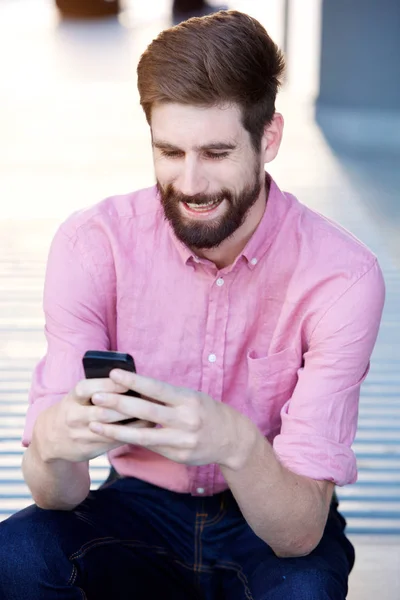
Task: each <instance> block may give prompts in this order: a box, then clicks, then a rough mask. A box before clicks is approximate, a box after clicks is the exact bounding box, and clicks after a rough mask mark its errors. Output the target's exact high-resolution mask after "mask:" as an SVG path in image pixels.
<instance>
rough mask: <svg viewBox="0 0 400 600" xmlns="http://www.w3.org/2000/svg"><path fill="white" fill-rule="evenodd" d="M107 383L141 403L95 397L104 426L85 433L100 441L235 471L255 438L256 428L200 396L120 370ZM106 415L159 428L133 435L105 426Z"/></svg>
mask: <svg viewBox="0 0 400 600" xmlns="http://www.w3.org/2000/svg"><path fill="white" fill-rule="evenodd" d="M109 377H110V379H112V380H113V381H114V382H115V383H118V384H121V385H123V386H125V387H126V388H128V389H131V390H134V391H135V392H138V393H139V394H140V395H141V396H142V398H136V397H132V396H125V395H123V394H115V393H101V394H94V395H93V397H92V402H93V404H95V405H97V406H101V407H104V408H105V409H106V410H105V411H104V421H95V422H91V423H90V425H89V427H90V429H91V430H92V431H94V432H95V433H98V434H100V435H102V436H105V437H108V438H110V439H113V440H116V441H120V442H123V443H126V444H134V445H138V446H143V447H144V448H148V449H149V450H152V451H154V452H157V453H158V454H161V455H163V456H165V457H166V458H169V459H171V460H173V461H175V462H179V463H185V464H187V465H205V464H211V463H216V464H219V465H220V466H226V467H231V468H235V466H236V464H237V463H238V462H240V461H241V456H240V451H241V448H242V444H241V441H243V438H244V437H245V436H246V434H247V436H250V435H253V436H254V435H255V434H254V429H255V426H254V425H253V423H251V421H250V420H249V419H247V417H245V416H244V415H242V414H241V413H239V412H238V411H236V410H235V409H233V408H231V407H229V406H227V405H226V404H223V403H220V402H216V401H215V400H213V399H212V398H211V397H210V396H208V395H207V394H203V393H202V392H196V391H194V390H190V389H187V388H182V387H176V386H173V385H170V384H168V383H163V382H161V381H157V380H156V379H151V378H149V377H143V376H142V375H137V374H136V373H130V372H128V371H122V370H119V369H115V370H113V371H111V373H110V375H109ZM146 398H148V399H146ZM152 400H155V401H156V402H152ZM107 409H108V410H110V409H111V410H116V411H118V412H120V413H122V414H124V415H126V416H127V417H128V418H129V417H131V416H132V417H137V418H139V419H142V420H144V421H150V422H152V423H155V424H158V425H161V427H160V428H150V427H146V428H142V429H137V428H134V427H131V426H130V425H118V424H115V423H107V422H106V415H107ZM246 447H247V444H246Z"/></svg>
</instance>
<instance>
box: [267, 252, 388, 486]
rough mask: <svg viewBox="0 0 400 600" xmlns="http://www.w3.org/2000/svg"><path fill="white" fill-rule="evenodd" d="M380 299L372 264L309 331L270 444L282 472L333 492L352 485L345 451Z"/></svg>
mask: <svg viewBox="0 0 400 600" xmlns="http://www.w3.org/2000/svg"><path fill="white" fill-rule="evenodd" d="M384 298H385V285H384V280H383V276H382V272H381V270H380V267H379V265H378V263H377V261H376V260H375V262H374V263H373V265H372V266H371V267H370V268H369V270H367V271H366V272H364V273H363V274H362V275H361V276H359V277H358V278H357V279H356V281H354V282H353V284H352V285H351V286H350V287H349V288H348V289H347V290H346V291H345V292H344V293H343V294H342V295H341V296H340V297H339V298H338V299H336V300H335V301H334V302H333V304H331V306H330V307H329V308H328V310H327V311H326V312H325V314H324V315H323V316H322V317H321V319H320V320H319V322H318V323H317V325H316V327H315V328H314V331H313V333H312V335H311V338H310V342H309V346H308V350H307V352H306V353H305V354H304V365H303V367H302V368H301V369H300V370H299V374H298V382H297V385H296V387H295V390H294V392H293V395H292V397H291V399H290V400H289V401H288V402H287V403H286V404H285V405H284V407H283V408H282V411H281V418H282V427H281V431H280V434H279V435H278V436H276V438H275V439H274V442H273V446H274V450H275V452H276V454H277V456H278V458H279V460H280V461H281V462H282V463H283V464H284V465H285V466H286V467H287V468H288V469H290V470H292V471H294V472H296V473H298V474H300V475H304V476H307V477H310V478H312V479H317V480H327V481H332V482H334V483H336V484H337V485H339V486H341V485H345V484H347V483H354V482H355V481H356V479H357V466H356V457H355V454H354V452H353V450H352V448H351V446H352V443H353V441H354V438H355V434H356V430H357V421H358V408H359V398H360V387H361V384H362V382H363V381H364V379H365V377H366V376H367V374H368V370H369V364H370V359H371V354H372V351H373V348H374V346H375V342H376V339H377V335H378V331H379V325H380V321H381V316H382V310H383V305H384Z"/></svg>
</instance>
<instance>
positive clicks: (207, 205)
mask: <svg viewBox="0 0 400 600" xmlns="http://www.w3.org/2000/svg"><path fill="white" fill-rule="evenodd" d="M217 204H219V203H218V202H214V201H213V200H212V201H211V202H207V204H191V203H190V202H187V205H188V206H189V207H190V208H192V209H193V210H203V209H205V208H209V207H211V206H214V205H215V206H216V205H217Z"/></svg>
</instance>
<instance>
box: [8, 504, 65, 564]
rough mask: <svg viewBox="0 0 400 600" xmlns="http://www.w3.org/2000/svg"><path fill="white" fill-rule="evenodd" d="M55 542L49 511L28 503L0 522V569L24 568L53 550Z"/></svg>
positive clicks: (50, 553)
mask: <svg viewBox="0 0 400 600" xmlns="http://www.w3.org/2000/svg"><path fill="white" fill-rule="evenodd" d="M56 543H57V536H56V535H55V530H54V525H53V519H52V514H51V512H50V511H43V510H41V509H39V508H38V507H37V506H35V505H32V506H29V507H28V508H25V509H24V510H21V511H20V512H18V513H16V514H14V515H12V516H11V517H9V518H8V519H7V520H6V521H3V522H2V523H0V572H1V574H2V576H3V575H4V574H5V573H9V574H12V573H16V572H21V571H24V572H27V571H29V570H31V569H32V570H34V569H36V568H37V567H39V565H40V563H41V562H42V561H43V556H46V560H47V559H48V558H49V559H50V560H51V556H52V554H53V552H52V550H54V546H55V544H56Z"/></svg>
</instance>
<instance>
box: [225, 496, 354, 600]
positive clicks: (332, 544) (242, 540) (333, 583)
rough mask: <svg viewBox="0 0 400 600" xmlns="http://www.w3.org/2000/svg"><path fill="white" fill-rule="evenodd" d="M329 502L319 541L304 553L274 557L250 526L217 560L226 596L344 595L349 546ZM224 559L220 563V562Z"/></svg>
mask: <svg viewBox="0 0 400 600" xmlns="http://www.w3.org/2000/svg"><path fill="white" fill-rule="evenodd" d="M344 527H345V521H344V519H343V517H342V516H341V515H340V514H339V513H338V512H337V510H336V507H334V506H333V507H332V508H331V511H330V515H329V518H328V522H327V525H326V528H325V532H324V535H323V537H322V540H321V542H320V543H319V545H318V546H317V547H316V548H315V550H314V551H313V552H311V553H310V554H309V555H308V556H303V557H296V558H278V557H277V556H276V555H275V554H274V552H273V551H272V550H271V548H270V547H269V546H268V545H267V544H265V543H264V542H262V540H260V539H259V538H258V537H257V536H256V535H255V534H254V533H253V532H252V530H251V529H250V528H249V527H247V526H246V527H244V529H243V531H242V533H241V534H240V535H239V536H238V537H237V539H236V542H235V544H234V545H233V546H232V547H231V548H232V549H231V551H230V552H229V553H228V554H226V557H227V560H226V561H224V562H222V563H221V564H220V565H219V569H220V571H221V574H222V579H223V589H224V598H226V599H229V600H242V599H243V600H283V599H285V600H345V598H346V595H347V584H348V576H349V573H350V571H351V569H352V566H353V563H354V549H353V546H352V545H351V543H350V541H349V540H348V539H347V537H346V536H345V534H344ZM224 563H225V564H224Z"/></svg>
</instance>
